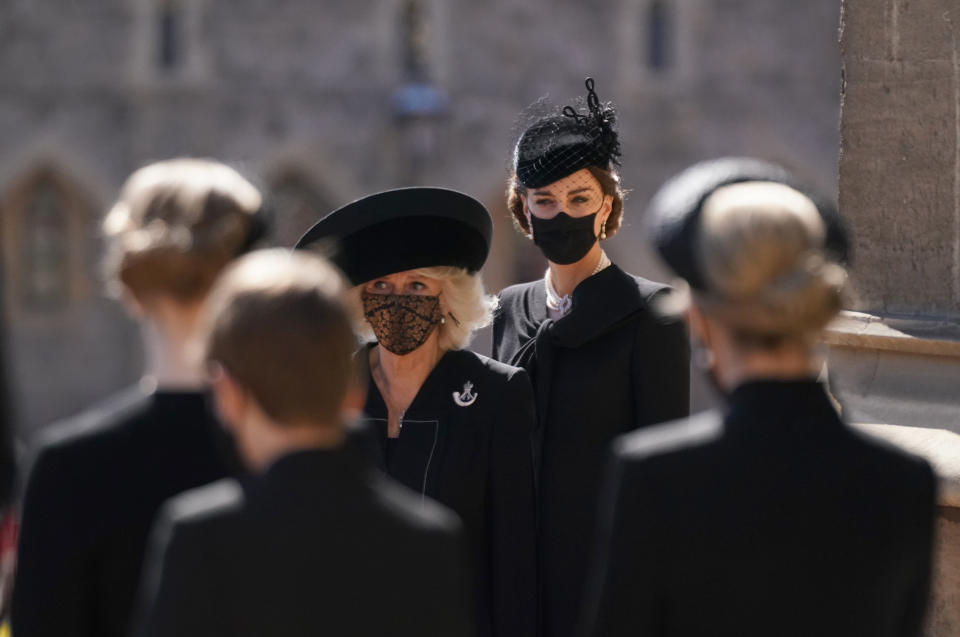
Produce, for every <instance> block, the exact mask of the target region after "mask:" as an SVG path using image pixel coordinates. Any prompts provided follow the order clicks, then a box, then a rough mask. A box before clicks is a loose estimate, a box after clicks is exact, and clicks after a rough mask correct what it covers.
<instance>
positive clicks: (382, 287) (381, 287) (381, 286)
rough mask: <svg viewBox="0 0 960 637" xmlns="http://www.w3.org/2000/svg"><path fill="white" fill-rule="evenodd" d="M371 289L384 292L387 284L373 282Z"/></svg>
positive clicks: (384, 282)
mask: <svg viewBox="0 0 960 637" xmlns="http://www.w3.org/2000/svg"><path fill="white" fill-rule="evenodd" d="M373 289H374V290H386V289H387V282H386V281H374V282H373Z"/></svg>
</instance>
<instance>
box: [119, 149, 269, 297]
mask: <svg viewBox="0 0 960 637" xmlns="http://www.w3.org/2000/svg"><path fill="white" fill-rule="evenodd" d="M261 204H262V198H261V195H260V193H259V191H258V190H257V189H256V188H255V187H254V186H253V185H252V184H251V183H250V182H249V181H247V180H246V179H244V178H243V177H242V176H241V175H240V174H239V173H237V172H236V171H235V170H233V169H232V168H230V167H229V166H225V165H224V164H221V163H218V162H215V161H211V160H205V159H172V160H168V161H161V162H157V163H155V164H150V165H148V166H145V167H144V168H141V169H139V170H138V171H136V172H135V173H133V175H131V176H130V178H129V179H127V181H126V183H125V184H124V186H123V188H122V190H121V192H120V197H119V199H118V200H117V202H116V203H115V204H114V205H113V208H111V210H110V212H109V213H108V214H107V217H106V219H105V221H104V225H103V228H104V232H105V234H106V237H107V240H108V251H107V261H106V267H107V276H108V280H109V283H110V284H111V285H112V287H114V288H117V287H122V288H123V289H125V290H127V291H128V292H129V293H131V294H132V295H133V296H134V297H136V298H138V299H140V300H143V299H145V298H148V297H150V296H158V295H159V296H168V297H172V298H174V299H176V300H178V301H181V302H192V301H197V300H200V299H202V298H203V297H204V296H205V295H206V293H207V292H208V291H209V289H210V287H211V286H212V285H213V282H214V280H215V279H216V277H217V275H218V274H219V273H220V271H221V270H222V269H223V268H224V267H225V266H226V265H227V264H228V263H229V262H230V261H231V260H232V259H233V258H234V257H236V256H238V255H239V254H240V253H241V252H243V251H244V250H245V248H247V247H249V244H250V242H251V236H252V233H253V232H254V228H255V227H256V225H257V223H258V221H257V220H256V219H255V216H256V214H257V212H258V211H259V210H260V207H261Z"/></svg>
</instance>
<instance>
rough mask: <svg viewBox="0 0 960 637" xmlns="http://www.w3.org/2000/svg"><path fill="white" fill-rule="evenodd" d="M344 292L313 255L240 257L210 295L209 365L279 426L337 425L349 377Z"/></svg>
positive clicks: (350, 347)
mask: <svg viewBox="0 0 960 637" xmlns="http://www.w3.org/2000/svg"><path fill="white" fill-rule="evenodd" d="M345 290H346V285H345V283H344V279H343V277H342V275H341V274H340V273H339V271H338V270H337V269H336V268H335V267H333V266H332V265H331V264H330V263H329V262H327V261H326V260H324V259H322V258H321V257H318V256H316V255H312V254H309V253H306V252H297V253H290V252H288V251H286V250H280V249H274V250H261V251H257V252H253V253H251V254H249V255H247V256H245V257H242V258H241V259H239V260H238V261H237V262H236V263H235V264H233V265H232V266H230V267H229V268H228V269H227V270H226V272H225V273H224V275H223V277H222V278H221V279H220V280H219V281H218V282H217V284H216V285H215V286H214V288H213V290H212V292H211V295H210V299H209V302H208V306H207V325H208V329H207V332H206V360H207V361H208V362H215V363H218V364H220V365H222V366H223V368H224V369H225V370H226V371H227V372H228V373H229V374H230V375H231V376H232V377H233V378H234V379H235V380H236V381H237V382H238V383H239V384H240V385H242V386H243V387H244V388H245V389H246V390H248V391H249V392H250V393H251V394H252V396H253V398H254V399H255V400H256V401H257V403H259V405H260V407H261V408H262V409H263V410H264V412H266V414H267V415H268V416H270V417H271V418H272V419H273V420H275V421H276V422H277V423H279V424H283V425H307V424H309V425H332V424H335V423H336V422H337V421H338V419H339V412H340V409H341V406H342V403H343V399H344V396H345V395H346V391H347V388H348V386H349V384H350V383H351V382H352V381H353V380H354V379H353V354H354V351H355V349H356V340H355V337H354V335H353V331H352V329H351V324H350V318H349V313H348V311H347V308H346V306H345V304H344V299H343V295H344V292H345Z"/></svg>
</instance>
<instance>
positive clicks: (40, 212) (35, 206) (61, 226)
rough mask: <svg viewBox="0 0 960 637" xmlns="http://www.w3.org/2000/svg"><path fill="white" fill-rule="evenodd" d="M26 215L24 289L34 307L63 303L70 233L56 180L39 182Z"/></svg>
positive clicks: (31, 195)
mask: <svg viewBox="0 0 960 637" xmlns="http://www.w3.org/2000/svg"><path fill="white" fill-rule="evenodd" d="M28 197H29V198H28V199H27V202H26V209H25V215H24V218H23V235H22V243H21V247H22V253H21V258H22V263H23V269H22V270H21V276H22V277H23V279H22V281H21V290H22V293H23V302H24V303H25V304H26V305H27V306H29V307H31V308H34V309H42V310H46V309H53V308H57V307H60V306H62V305H63V304H64V303H65V302H66V301H67V299H68V296H69V283H70V269H69V232H68V223H67V221H68V220H67V214H66V210H65V209H64V204H63V199H62V197H61V194H60V192H59V190H58V188H57V187H56V184H55V183H54V182H53V180H51V179H49V178H43V179H41V180H40V181H38V182H37V183H36V184H35V185H34V187H33V189H32V190H31V192H30V193H29V195H28Z"/></svg>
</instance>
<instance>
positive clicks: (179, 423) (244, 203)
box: [12, 159, 262, 637]
mask: <svg viewBox="0 0 960 637" xmlns="http://www.w3.org/2000/svg"><path fill="white" fill-rule="evenodd" d="M260 208H261V196H260V193H259V192H258V191H257V190H256V188H254V187H253V186H252V185H251V184H250V183H249V182H248V181H247V180H245V179H244V178H243V177H241V176H240V175H239V174H237V173H236V172H235V171H234V170H233V169H231V168H229V167H227V166H224V165H222V164H219V163H216V162H212V161H206V160H195V159H180V160H170V161H164V162H160V163H157V164H152V165H150V166H147V167H145V168H142V169H140V170H138V171H137V172H135V173H134V174H133V175H132V176H131V177H130V178H129V179H128V180H127V183H126V184H125V185H124V187H123V190H122V191H121V194H120V198H119V200H118V201H117V202H116V204H115V205H114V206H113V208H112V209H111V210H110V212H109V214H108V215H107V218H106V220H105V223H104V230H105V232H106V235H107V241H108V250H109V253H108V262H107V269H108V275H109V276H110V278H111V282H112V284H113V285H114V287H115V288H116V290H117V292H118V293H119V294H120V295H121V296H122V299H123V301H124V303H125V304H126V305H127V307H128V308H129V309H130V310H131V312H132V313H133V315H134V316H135V317H136V318H137V320H138V321H139V322H140V324H141V326H142V328H143V334H144V343H145V349H146V353H147V357H148V368H147V370H146V374H145V376H144V378H143V380H142V381H141V383H140V385H139V386H138V387H136V388H134V389H131V390H129V391H127V392H124V393H123V394H121V395H119V396H116V397H114V398H113V399H111V400H110V401H108V403H107V404H104V405H101V406H98V407H96V408H93V409H91V410H89V411H88V412H86V413H84V414H82V415H80V416H78V417H76V418H74V419H72V420H71V421H69V422H67V423H64V424H60V425H55V426H53V427H50V428H48V429H47V430H46V431H45V432H44V433H43V438H42V440H41V443H40V445H39V449H38V450H37V453H36V460H35V461H34V463H33V468H32V471H31V474H30V477H29V481H28V484H27V488H26V495H25V501H24V508H23V526H22V533H21V538H20V548H19V568H18V569H17V576H16V581H15V585H14V593H13V609H12V622H13V631H14V633H15V634H17V635H23V636H30V637H45V636H49V637H54V636H56V637H69V636H77V637H81V636H90V637H93V636H96V637H121V636H123V635H126V634H127V631H128V628H129V626H128V624H129V616H130V612H131V608H132V605H133V600H134V595H135V590H136V586H137V582H138V581H139V579H140V567H141V563H142V560H143V552H144V547H145V545H146V541H147V533H148V532H149V529H150V525H151V523H152V521H153V518H154V515H155V513H156V511H157V509H158V507H159V506H160V505H161V504H162V503H163V502H164V501H165V500H166V499H167V498H169V497H170V496H173V495H175V494H177V493H180V492H182V491H184V490H186V489H190V488H193V487H196V486H200V485H203V484H207V483H209V482H212V481H214V480H217V479H219V478H222V477H224V476H225V475H228V473H230V472H231V469H232V467H231V466H230V458H229V453H228V445H226V444H221V443H222V442H223V441H222V440H221V438H220V436H221V435H222V432H221V430H220V428H219V426H218V425H217V424H216V422H215V421H214V419H213V418H212V416H211V414H210V413H209V411H208V407H207V404H206V400H205V394H204V387H205V378H204V374H203V368H202V365H201V364H200V361H199V358H198V357H197V356H196V354H195V352H194V349H195V347H194V345H195V344H194V339H195V332H196V329H197V320H198V315H199V310H200V307H201V306H202V303H203V300H204V298H205V296H206V294H207V292H208V290H209V288H210V286H211V285H212V283H213V281H214V279H215V278H216V276H217V275H218V274H219V273H220V271H221V270H222V269H223V267H224V266H226V265H227V264H228V263H229V262H230V261H231V260H232V259H233V258H235V257H236V256H237V255H239V254H240V253H242V252H245V251H246V249H247V248H248V247H249V246H250V244H251V243H252V242H254V241H255V240H256V239H257V238H258V237H259V235H260V234H261V231H262V221H261V214H262V213H261V212H260Z"/></svg>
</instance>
